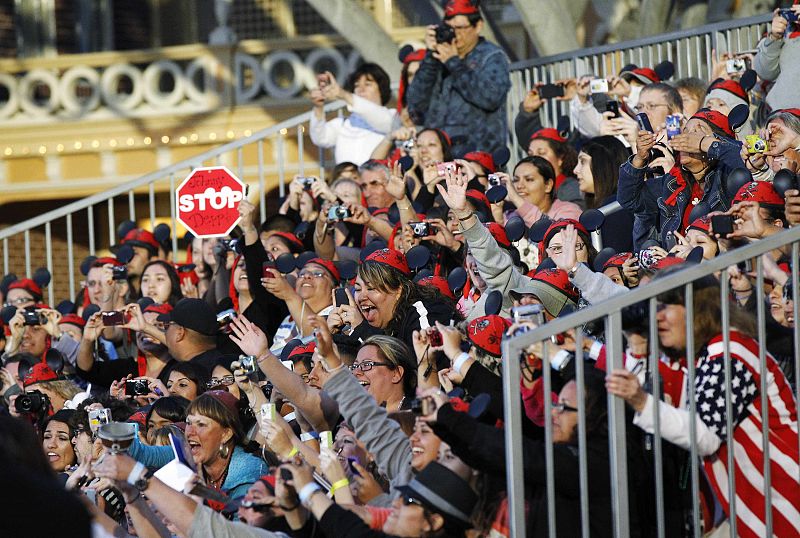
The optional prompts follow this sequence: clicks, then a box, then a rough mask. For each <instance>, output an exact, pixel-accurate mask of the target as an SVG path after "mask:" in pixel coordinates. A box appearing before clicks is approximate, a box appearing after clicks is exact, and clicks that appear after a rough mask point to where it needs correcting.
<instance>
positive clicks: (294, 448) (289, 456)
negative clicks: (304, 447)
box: [286, 446, 300, 458]
mask: <svg viewBox="0 0 800 538" xmlns="http://www.w3.org/2000/svg"><path fill="white" fill-rule="evenodd" d="M298 452H300V451H299V450H297V447H296V446H293V447H292V450H290V451H289V455H288V456H286V457H287V458H293V457H294V456H295V455H296V454H297V453H298Z"/></svg>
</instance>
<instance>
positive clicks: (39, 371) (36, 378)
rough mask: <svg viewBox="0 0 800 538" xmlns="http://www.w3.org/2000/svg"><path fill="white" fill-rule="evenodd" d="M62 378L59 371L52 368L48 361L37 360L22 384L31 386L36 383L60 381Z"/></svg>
mask: <svg viewBox="0 0 800 538" xmlns="http://www.w3.org/2000/svg"><path fill="white" fill-rule="evenodd" d="M59 379H61V378H60V377H59V375H58V373H57V372H56V371H55V370H53V369H52V368H50V367H49V366H48V365H47V363H46V362H37V363H36V364H34V365H33V366H32V367H31V369H30V370H29V371H28V373H27V375H25V377H24V378H23V379H22V385H23V386H25V387H29V386H30V385H34V384H36V383H47V382H48V381H58V380H59Z"/></svg>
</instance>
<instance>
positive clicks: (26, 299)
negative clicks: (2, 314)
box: [3, 297, 36, 306]
mask: <svg viewBox="0 0 800 538" xmlns="http://www.w3.org/2000/svg"><path fill="white" fill-rule="evenodd" d="M35 302H36V301H34V299H33V297H18V298H16V299H14V300H12V301H6V302H5V303H4V304H3V306H19V305H23V304H25V303H35Z"/></svg>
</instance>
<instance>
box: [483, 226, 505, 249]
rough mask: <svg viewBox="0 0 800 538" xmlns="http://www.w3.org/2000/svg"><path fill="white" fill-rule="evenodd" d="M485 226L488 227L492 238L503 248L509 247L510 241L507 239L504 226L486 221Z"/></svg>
mask: <svg viewBox="0 0 800 538" xmlns="http://www.w3.org/2000/svg"><path fill="white" fill-rule="evenodd" d="M486 228H488V229H489V233H491V234H492V237H494V240H495V241H497V244H498V245H500V246H501V247H503V248H511V241H510V240H509V239H508V235H507V234H506V229H505V228H503V227H502V226H500V225H499V224H497V223H496V222H489V223H486Z"/></svg>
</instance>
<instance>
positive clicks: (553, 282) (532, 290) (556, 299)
mask: <svg viewBox="0 0 800 538" xmlns="http://www.w3.org/2000/svg"><path fill="white" fill-rule="evenodd" d="M509 295H511V297H512V298H514V299H516V300H519V299H520V298H521V296H523V295H534V296H536V297H537V298H538V299H539V301H540V302H541V303H542V306H544V308H545V310H547V312H549V313H550V315H551V316H553V317H557V316H558V315H559V314H560V313H561V311H562V310H563V309H564V307H565V306H567V305H569V306H571V307H573V308H577V306H578V300H579V299H580V292H579V291H578V288H576V287H575V286H574V285H573V284H572V282H570V280H569V275H567V272H566V271H564V270H562V269H541V270H539V271H537V272H536V273H534V275H533V276H532V277H531V280H529V281H527V282H526V283H525V284H523V285H521V286H519V287H517V288H514V289H513V290H509Z"/></svg>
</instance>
